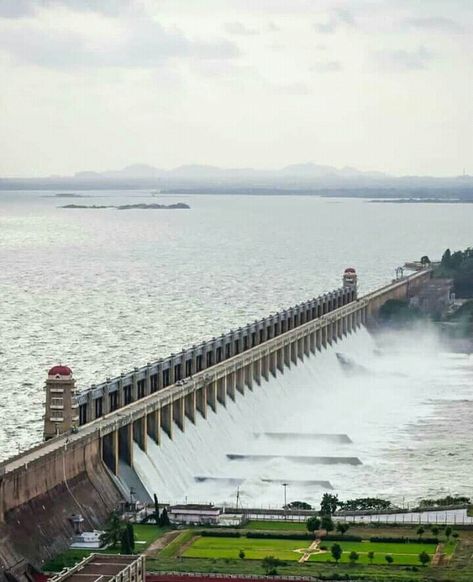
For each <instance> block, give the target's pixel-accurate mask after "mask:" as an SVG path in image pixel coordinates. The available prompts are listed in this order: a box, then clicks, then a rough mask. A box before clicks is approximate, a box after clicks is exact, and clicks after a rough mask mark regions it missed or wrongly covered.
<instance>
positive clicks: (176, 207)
mask: <svg viewBox="0 0 473 582" xmlns="http://www.w3.org/2000/svg"><path fill="white" fill-rule="evenodd" d="M58 208H65V209H67V210H71V209H72V210H76V209H78V210H84V209H86V210H103V209H105V208H114V209H116V210H188V209H190V206H189V205H188V204H185V203H184V202H177V203H176V204H123V205H122V206H96V205H92V206H88V205H87V204H66V205H65V206H58Z"/></svg>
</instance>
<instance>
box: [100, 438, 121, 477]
mask: <svg viewBox="0 0 473 582" xmlns="http://www.w3.org/2000/svg"><path fill="white" fill-rule="evenodd" d="M102 459H103V461H104V463H105V464H106V465H107V467H108V468H109V469H110V471H111V472H112V473H113V474H114V475H118V460H119V444H118V430H114V431H112V432H110V433H109V434H106V435H105V436H104V437H103V438H102Z"/></svg>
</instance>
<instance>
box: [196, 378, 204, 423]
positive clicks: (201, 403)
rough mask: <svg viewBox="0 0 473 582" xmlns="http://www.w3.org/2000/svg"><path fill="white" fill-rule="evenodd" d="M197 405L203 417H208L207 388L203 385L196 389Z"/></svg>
mask: <svg viewBox="0 0 473 582" xmlns="http://www.w3.org/2000/svg"><path fill="white" fill-rule="evenodd" d="M195 406H196V409H197V410H198V411H199V412H200V414H201V415H202V418H207V389H206V387H205V386H202V387H201V388H199V389H198V390H197V391H196V393H195Z"/></svg>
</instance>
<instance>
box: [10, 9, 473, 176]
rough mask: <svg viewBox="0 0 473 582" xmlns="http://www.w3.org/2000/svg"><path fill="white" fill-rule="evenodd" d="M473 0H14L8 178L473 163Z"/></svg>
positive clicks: (405, 169)
mask: <svg viewBox="0 0 473 582" xmlns="http://www.w3.org/2000/svg"><path fill="white" fill-rule="evenodd" d="M472 33H473V0H0V154H1V155H0V176H4V177H5V176H10V177H13V176H45V175H57V174H59V175H69V174H73V173H74V172H77V171H83V170H95V171H100V170H112V169H120V168H123V167H125V166H127V165H129V164H135V163H144V164H150V165H153V166H155V167H158V168H171V167H175V166H179V165H181V164H194V163H197V164H211V165H217V166H222V167H232V168H234V167H255V168H278V167H282V166H285V165H287V164H293V163H304V162H315V163H318V164H328V165H333V166H337V167H344V166H353V167H356V168H358V169H361V170H378V171H384V172H388V173H391V174H395V175H406V174H408V175H411V174H418V175H424V174H428V175H434V176H446V175H458V174H460V173H462V172H463V171H464V170H465V171H466V172H467V173H470V174H473V131H472V130H473V98H472V97H473V34H472Z"/></svg>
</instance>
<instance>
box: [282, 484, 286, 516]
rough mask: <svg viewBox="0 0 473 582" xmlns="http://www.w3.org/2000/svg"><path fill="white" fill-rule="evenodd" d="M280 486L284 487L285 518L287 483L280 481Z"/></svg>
mask: <svg viewBox="0 0 473 582" xmlns="http://www.w3.org/2000/svg"><path fill="white" fill-rule="evenodd" d="M282 486H283V487H284V507H283V509H284V519H286V517H287V515H286V510H287V497H286V493H287V483H282Z"/></svg>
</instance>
